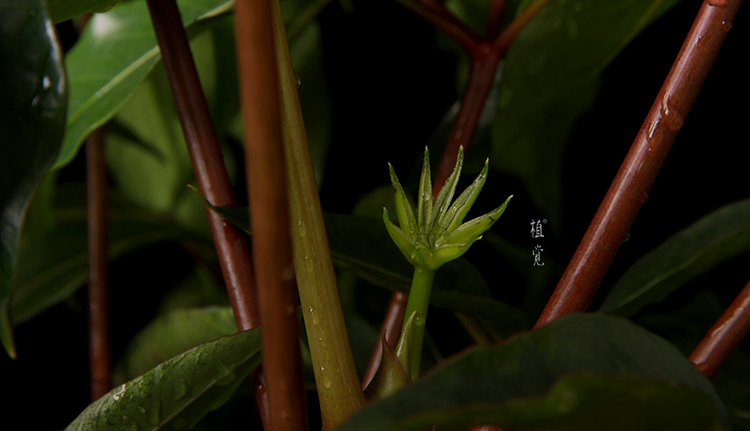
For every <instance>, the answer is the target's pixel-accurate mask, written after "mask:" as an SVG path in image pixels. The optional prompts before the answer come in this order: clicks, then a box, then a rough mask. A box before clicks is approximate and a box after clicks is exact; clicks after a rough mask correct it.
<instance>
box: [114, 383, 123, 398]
mask: <svg viewBox="0 0 750 431" xmlns="http://www.w3.org/2000/svg"><path fill="white" fill-rule="evenodd" d="M124 393H125V385H121V386H120V387H119V388H117V390H116V391H115V393H114V394H112V399H113V400H115V401H120V398H122V395H123V394H124Z"/></svg>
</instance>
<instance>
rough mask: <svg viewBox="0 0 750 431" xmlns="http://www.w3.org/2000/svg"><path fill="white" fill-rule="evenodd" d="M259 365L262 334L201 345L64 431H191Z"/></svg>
mask: <svg viewBox="0 0 750 431" xmlns="http://www.w3.org/2000/svg"><path fill="white" fill-rule="evenodd" d="M260 361H261V353H260V329H259V328H258V329H251V330H249V331H245V332H241V333H239V334H236V335H233V336H230V337H226V338H222V339H220V340H217V341H214V342H211V343H207V344H203V345H201V346H198V347H196V348H194V349H191V350H188V351H187V352H185V353H183V354H181V355H178V356H176V357H174V358H172V359H170V360H169V361H167V362H165V363H163V364H161V365H159V366H157V367H156V368H154V369H153V370H151V371H149V372H147V373H146V374H144V375H142V376H140V377H138V378H136V379H134V380H131V381H130V382H128V383H125V384H123V385H121V386H118V387H117V388H115V389H113V390H112V391H110V392H109V393H108V394H106V395H104V396H103V397H101V398H100V399H98V400H97V401H95V402H93V403H92V404H90V405H89V406H88V407H87V408H86V409H85V410H84V411H83V412H82V413H81V414H80V415H79V416H78V417H77V418H76V419H75V420H74V421H73V422H72V423H71V424H70V425H68V427H67V428H66V429H65V430H66V431H89V430H91V431H105V430H106V431H109V430H111V431H120V430H123V429H130V430H136V429H137V430H139V431H148V430H154V431H155V430H159V429H166V428H165V427H170V429H189V428H191V427H192V426H194V425H195V424H196V423H197V422H198V421H199V420H200V419H201V418H202V417H203V416H204V415H205V414H206V413H208V412H209V411H211V410H215V409H217V408H219V407H221V405H222V404H224V403H225V402H226V401H227V399H229V397H230V396H231V395H232V393H234V391H235V389H237V387H238V386H239V385H240V383H242V381H243V380H244V379H245V377H246V376H247V375H248V373H249V372H250V371H251V370H252V369H253V368H255V367H256V366H257V365H258V364H259V363H260Z"/></svg>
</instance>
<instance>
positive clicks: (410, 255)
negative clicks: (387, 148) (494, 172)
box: [383, 147, 513, 271]
mask: <svg viewBox="0 0 750 431" xmlns="http://www.w3.org/2000/svg"><path fill="white" fill-rule="evenodd" d="M463 160H464V153H463V147H461V149H460V150H459V153H458V159H457V160H456V166H455V168H454V169H453V173H452V174H451V175H450V177H448V180H447V181H446V182H445V185H444V186H443V188H442V189H441V190H440V192H439V193H438V196H437V198H436V199H435V200H434V201H433V199H432V179H431V178H430V157H429V152H428V150H427V148H425V153H424V163H423V166H422V175H421V176H420V180H419V198H418V202H417V212H416V215H415V213H414V209H413V207H412V206H411V203H410V202H409V200H408V199H407V197H406V193H404V189H403V187H401V183H400V182H399V181H398V177H397V176H396V173H395V171H394V170H393V166H391V165H390V164H389V165H388V166H389V169H390V175H391V184H392V185H393V191H394V198H395V201H396V213H397V216H398V220H399V225H400V227H399V226H396V225H395V224H394V223H393V222H391V221H390V219H389V218H388V211H386V210H385V208H383V220H384V221H385V226H386V229H387V230H388V234H389V235H390V236H391V239H393V242H394V243H396V246H397V247H398V248H399V250H401V252H402V253H403V254H404V257H406V259H407V260H408V261H409V262H410V263H411V264H412V265H414V266H415V267H419V268H424V269H428V270H432V271H434V270H436V269H438V268H440V267H441V266H442V265H443V264H445V263H446V262H450V261H451V260H454V259H456V258H458V257H460V256H461V255H463V254H464V253H465V252H466V250H468V249H469V246H471V244H472V243H474V241H477V240H479V239H481V235H482V233H484V232H485V231H487V230H488V229H489V228H490V227H491V226H492V225H493V224H494V223H495V222H496V221H497V219H498V218H499V217H500V215H501V214H502V213H503V211H505V207H506V206H507V205H508V202H509V201H510V199H511V198H512V197H513V196H510V197H508V199H507V200H506V201H505V202H504V203H503V204H502V205H501V206H500V207H498V208H496V209H495V210H493V211H491V212H489V213H488V214H485V215H483V216H481V217H477V218H475V219H473V220H470V221H468V222H466V223H463V220H464V218H466V215H467V214H468V213H469V210H470V209H471V207H472V205H474V202H475V201H476V199H477V196H479V192H480V191H481V190H482V186H483V185H484V182H485V180H486V179H487V172H488V170H489V160H487V161H486V162H485V164H484V169H482V172H481V173H480V174H479V176H478V177H477V178H476V180H474V182H473V183H472V184H471V185H470V186H469V187H468V188H467V189H466V190H465V191H464V192H463V193H462V194H461V195H460V196H459V197H458V199H456V201H455V202H453V204H452V205H451V199H453V195H454V193H455V190H456V184H457V183H458V176H459V174H460V173H461V168H462V167H463Z"/></svg>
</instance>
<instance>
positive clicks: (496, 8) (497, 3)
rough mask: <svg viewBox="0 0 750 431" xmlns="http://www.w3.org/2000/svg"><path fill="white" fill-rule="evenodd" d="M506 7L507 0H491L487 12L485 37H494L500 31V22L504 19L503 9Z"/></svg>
mask: <svg viewBox="0 0 750 431" xmlns="http://www.w3.org/2000/svg"><path fill="white" fill-rule="evenodd" d="M504 9H505V0H491V1H490V8H489V11H488V12H487V29H486V32H485V37H487V38H491V39H494V38H495V37H496V36H497V34H498V33H499V32H500V24H501V23H502V21H503V10H504Z"/></svg>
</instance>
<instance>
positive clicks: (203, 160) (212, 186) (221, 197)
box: [148, 0, 266, 421]
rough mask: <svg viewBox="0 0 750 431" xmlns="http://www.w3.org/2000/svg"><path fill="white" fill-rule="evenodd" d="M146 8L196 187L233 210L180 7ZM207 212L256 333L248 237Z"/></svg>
mask: <svg viewBox="0 0 750 431" xmlns="http://www.w3.org/2000/svg"><path fill="white" fill-rule="evenodd" d="M148 7H149V12H150V14H151V20H152V22H153V25H154V31H155V33H156V38H157V40H158V42H159V47H160V49H161V53H162V57H163V59H164V66H165V68H166V72H167V77H168V78H169V84H170V87H171V89H172V95H173V97H174V101H175V106H176V108H177V114H178V116H179V118H180V124H181V126H182V131H183V134H184V136H185V143H186V144H187V147H188V152H189V154H190V159H191V161H192V164H193V170H194V171H195V177H196V180H197V182H198V187H199V189H200V191H201V193H202V194H203V196H204V197H205V198H206V199H208V201H209V202H211V203H212V204H213V205H215V206H234V205H236V200H235V197H234V193H233V192H232V186H231V182H230V181H229V175H228V174H227V171H226V167H225V166H224V162H223V158H222V154H221V150H220V149H219V143H218V140H217V138H216V133H215V131H214V128H213V124H212V122H211V116H210V113H209V110H208V104H207V103H206V99H205V96H204V94H203V90H202V89H201V86H200V81H199V79H198V73H197V71H196V68H195V63H194V61H193V56H192V53H191V51H190V46H189V44H188V39H187V35H186V34H185V29H184V27H183V25H182V20H181V18H180V12H179V10H178V8H177V4H176V3H175V1H174V0H148ZM204 208H205V211H206V217H207V218H208V222H209V227H210V230H211V235H212V237H213V239H214V246H215V247H216V252H217V255H218V258H219V262H220V264H221V269H222V274H223V275H224V282H225V284H226V287H227V292H228V294H229V300H230V302H231V304H232V310H233V311H234V316H235V319H236V321H237V327H238V328H239V330H240V331H244V330H247V329H251V328H254V327H257V326H258V325H259V324H260V320H259V318H258V311H257V304H256V294H255V287H254V282H253V273H252V263H251V259H250V253H249V248H248V240H247V237H246V235H245V234H244V233H243V232H241V231H240V230H239V229H237V228H236V227H234V225H232V224H231V223H226V222H225V221H224V220H223V219H222V218H221V217H220V216H219V215H218V214H216V213H215V212H214V211H212V210H211V209H210V208H209V207H208V206H205V207H204ZM252 376H253V380H254V384H255V387H256V395H257V398H258V407H259V409H260V411H261V418H263V419H264V421H265V419H266V411H265V410H264V406H265V396H264V395H263V394H264V392H265V391H264V388H263V379H262V374H261V373H260V372H259V371H258V370H256V371H255V372H254V373H253V374H252Z"/></svg>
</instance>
